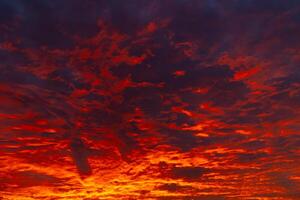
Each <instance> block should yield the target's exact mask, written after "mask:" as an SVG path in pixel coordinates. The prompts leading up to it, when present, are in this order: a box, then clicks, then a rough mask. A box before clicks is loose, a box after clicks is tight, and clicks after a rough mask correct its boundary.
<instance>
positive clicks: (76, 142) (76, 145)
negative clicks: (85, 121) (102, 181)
mask: <svg viewBox="0 0 300 200" xmlns="http://www.w3.org/2000/svg"><path fill="white" fill-rule="evenodd" d="M70 148H71V153H72V157H73V160H74V163H75V165H76V167H77V169H78V172H79V173H80V175H81V176H88V175H90V174H91V173H92V169H91V167H90V165H89V162H88V155H89V154H88V148H87V147H86V146H85V144H84V143H83V141H82V140H81V139H80V138H75V139H73V140H72V141H71V144H70Z"/></svg>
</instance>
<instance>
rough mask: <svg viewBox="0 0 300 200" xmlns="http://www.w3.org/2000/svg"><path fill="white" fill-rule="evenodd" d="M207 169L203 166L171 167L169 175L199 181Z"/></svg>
mask: <svg viewBox="0 0 300 200" xmlns="http://www.w3.org/2000/svg"><path fill="white" fill-rule="evenodd" d="M208 171H209V170H208V169H206V168H203V167H173V168H172V170H171V177H172V178H179V179H186V180H190V181H199V180H200V178H201V176H202V175H203V174H205V173H207V172H208Z"/></svg>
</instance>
